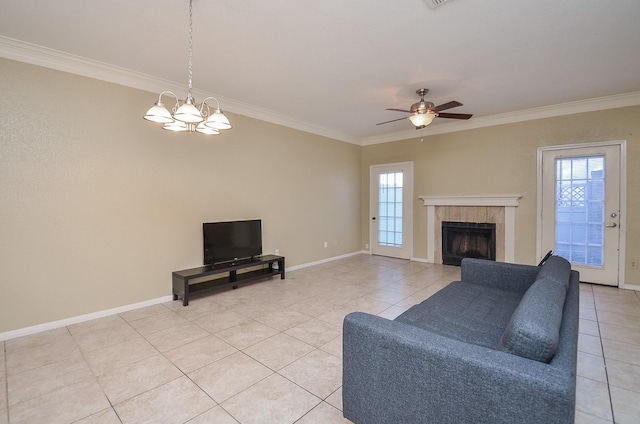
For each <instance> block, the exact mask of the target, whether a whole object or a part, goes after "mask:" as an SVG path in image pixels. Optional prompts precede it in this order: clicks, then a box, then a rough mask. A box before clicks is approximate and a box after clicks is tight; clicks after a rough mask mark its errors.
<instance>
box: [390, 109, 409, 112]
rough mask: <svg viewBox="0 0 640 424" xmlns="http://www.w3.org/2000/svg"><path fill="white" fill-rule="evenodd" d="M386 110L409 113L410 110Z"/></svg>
mask: <svg viewBox="0 0 640 424" xmlns="http://www.w3.org/2000/svg"><path fill="white" fill-rule="evenodd" d="M386 110H395V111H396V112H404V113H411V111H410V110H404V109H386Z"/></svg>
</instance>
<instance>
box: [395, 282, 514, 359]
mask: <svg viewBox="0 0 640 424" xmlns="http://www.w3.org/2000/svg"><path fill="white" fill-rule="evenodd" d="M520 299H522V294H520V293H515V292H512V291H509V290H501V289H496V288H489V287H483V286H480V285H478V284H472V283H464V282H460V281H455V282H453V283H450V284H449V285H447V286H446V287H445V288H443V289H442V290H440V291H438V292H437V293H435V294H433V295H432V296H431V297H429V298H428V299H426V300H424V301H423V302H422V303H420V304H419V305H415V306H413V307H411V308H410V309H409V310H407V311H406V312H404V313H403V314H401V315H400V316H398V317H397V318H396V319H395V321H399V322H403V323H405V324H409V325H412V326H414V327H418V328H422V329H423V330H428V331H430V332H432V333H436V334H439V335H441V336H444V337H449V338H451V339H455V340H459V341H463V342H466V343H471V344H475V345H478V346H484V347H488V348H491V349H498V344H499V343H500V338H501V337H502V334H503V333H504V330H505V328H506V326H507V324H508V322H509V319H510V318H511V316H512V315H513V312H514V311H515V309H516V308H517V307H518V304H519V303H520Z"/></svg>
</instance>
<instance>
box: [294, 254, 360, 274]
mask: <svg viewBox="0 0 640 424" xmlns="http://www.w3.org/2000/svg"><path fill="white" fill-rule="evenodd" d="M361 254H369V252H367V251H364V250H361V251H358V252H351V253H347V254H344V255H340V256H333V257H331V258H326V259H320V260H319V261H314V262H308V263H306V264H301V265H296V266H292V267H290V268H286V271H295V270H297V269H303V268H308V267H310V266H314V265H321V264H326V263H327V262H333V261H337V260H339V259H344V258H349V257H351V256H356V255H361Z"/></svg>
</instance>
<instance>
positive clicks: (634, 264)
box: [631, 259, 638, 269]
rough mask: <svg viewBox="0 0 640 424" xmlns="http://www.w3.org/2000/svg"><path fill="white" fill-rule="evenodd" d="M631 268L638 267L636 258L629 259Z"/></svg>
mask: <svg viewBox="0 0 640 424" xmlns="http://www.w3.org/2000/svg"><path fill="white" fill-rule="evenodd" d="M631 269H638V260H637V259H631Z"/></svg>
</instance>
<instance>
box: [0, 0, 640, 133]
mask: <svg viewBox="0 0 640 424" xmlns="http://www.w3.org/2000/svg"><path fill="white" fill-rule="evenodd" d="M193 13H194V16H193V85H194V88H195V89H197V91H196V93H205V94H207V95H214V96H217V97H218V98H219V99H220V101H221V106H222V108H223V109H224V110H225V111H230V112H235V113H241V114H245V115H248V116H254V117H257V118H259V119H264V120H268V121H272V122H277V123H284V124H286V125H289V126H292V127H297V128H301V129H305V130H308V131H311V132H314V133H318V134H323V135H329V136H331V137H333V138H337V139H340V140H344V141H349V142H354V143H358V144H369V143H374V142H381V141H389V140H393V139H400V138H407V137H412V136H415V135H416V134H417V132H416V131H415V130H413V127H412V125H411V123H410V122H409V121H408V120H402V121H399V122H394V123H390V124H387V125H380V126H377V125H376V123H378V122H382V121H388V120H392V119H395V118H401V117H402V116H403V114H402V113H400V112H393V111H387V110H385V109H386V108H400V109H408V108H409V106H410V105H411V104H412V103H415V102H416V101H418V100H419V98H418V96H417V95H416V94H415V91H416V90H417V89H418V88H421V87H425V88H428V89H429V90H430V92H429V94H428V95H427V98H426V99H427V100H428V101H431V102H433V103H435V104H436V105H438V104H441V103H445V102H448V101H451V100H457V101H460V102H461V103H463V104H464V106H462V107H459V108H456V109H451V110H449V111H448V112H454V113H472V114H473V115H474V116H473V118H471V120H469V121H454V120H449V119H442V118H437V119H436V120H435V121H434V123H433V124H431V126H429V127H427V128H426V129H425V130H423V132H424V131H427V132H426V133H424V134H425V135H428V132H429V131H431V132H434V131H435V132H437V131H441V132H443V131H450V130H455V129H464V128H470V127H473V126H474V125H475V126H480V125H486V124H490V123H496V122H497V123H499V122H505V120H508V119H513V120H518V119H520V120H523V119H531V118H533V117H539V116H545V114H546V116H549V115H553V114H563V113H571V112H572V111H581V109H580V108H581V107H583V108H587V109H589V108H590V110H597V109H598V108H600V107H618V106H620V105H631V104H640V54H639V52H640V50H639V48H638V44H639V43H640V24H639V23H638V21H639V20H640V1H638V0H616V1H605V0H554V1H551V0H536V1H513V0H486V1H473V0H451V1H448V2H445V3H444V4H442V5H441V6H439V7H437V8H435V9H432V8H430V7H428V5H427V3H426V2H425V1H424V0H402V1H389V0H349V1H345V0H322V1H317V0H316V1H308V0H269V1H265V0H194V5H193ZM187 29H188V1H187V0H135V1H132V0H108V1H86V0H56V1H51V0H28V1H16V0H0V37H1V38H0V55H1V56H4V57H9V58H18V59H20V60H24V61H27V62H32V63H53V62H54V61H62V62H64V61H66V62H65V63H67V64H68V63H69V62H74V61H75V62H77V63H78V65H77V66H76V68H77V69H78V73H82V71H81V69H82V66H81V65H82V64H84V65H85V67H89V66H88V65H87V63H89V64H92V66H93V65H95V63H94V62H93V61H97V62H100V63H101V66H102V71H101V73H97V74H96V75H98V77H100V78H103V79H106V80H109V79H112V80H115V81H120V80H118V79H117V78H114V77H110V76H109V75H114V74H117V73H120V74H121V75H122V74H127V73H128V74H127V75H128V76H129V77H128V79H125V78H121V81H125V82H124V83H125V84H128V85H132V86H136V85H137V86H138V88H142V89H148V90H149V91H161V90H162V89H163V87H161V85H162V83H167V84H168V83H172V84H173V86H175V87H178V88H176V90H178V91H177V92H176V94H177V95H178V96H179V97H181V98H184V97H185V95H186V84H187V62H188V41H187V40H188V39H187V37H188V31H187ZM16 49H18V50H19V51H20V53H19V54H18V53H16ZM50 49H53V50H54V51H51V50H50ZM43 56H46V57H48V59H46V60H44V59H42V57H43ZM37 57H41V59H42V60H41V61H40V62H38V60H39V59H37ZM52 57H54V58H55V60H53V59H51V58H52ZM47 61H49V62H47ZM52 67H56V66H55V65H53V66H52ZM59 67H60V68H64V66H62V65H60V66H59ZM107 70H108V72H107ZM130 71H133V72H130ZM89 74H90V72H89ZM90 76H93V75H90ZM103 76H104V77H103ZM134 76H135V77H134ZM143 81H147V83H144V82H143ZM152 82H153V83H152ZM165 88H171V87H165ZM154 97H155V96H153V95H150V98H149V105H150V106H151V104H152V103H153V102H154V101H155V98H154ZM196 100H198V97H196ZM140 113H141V114H142V113H144V111H141V112H140Z"/></svg>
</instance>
